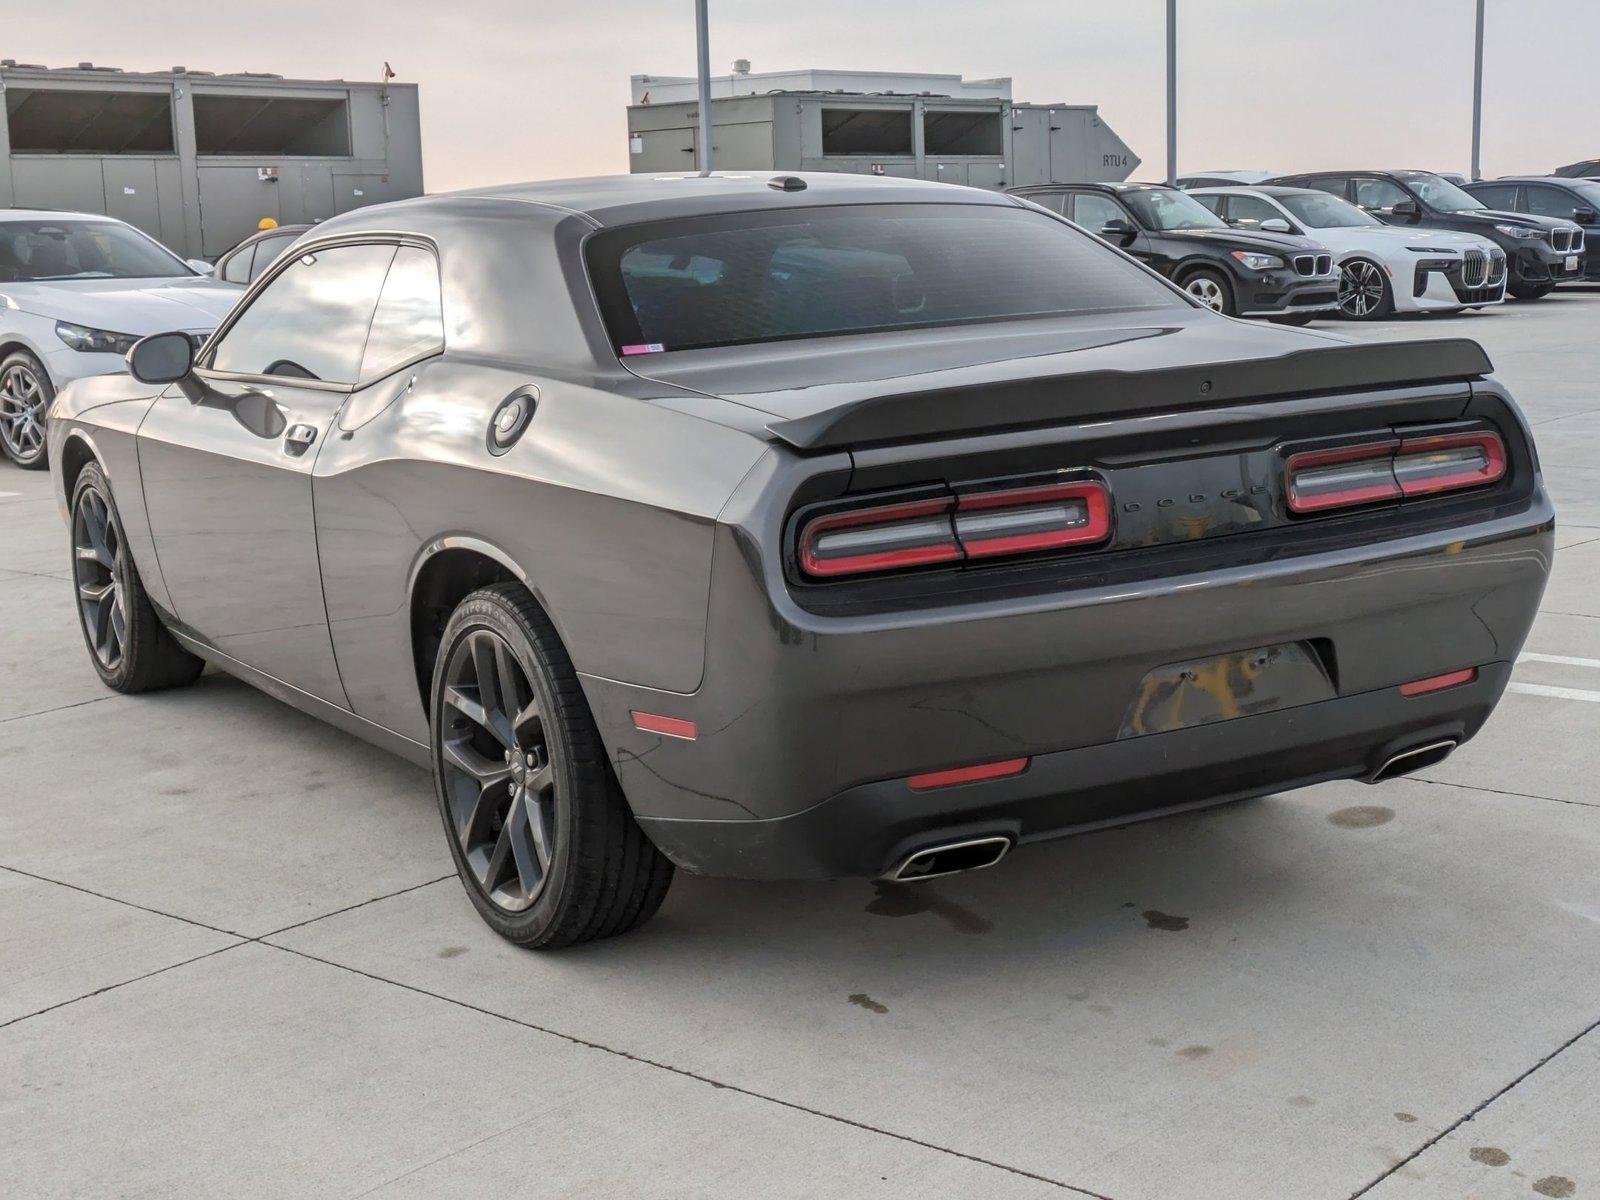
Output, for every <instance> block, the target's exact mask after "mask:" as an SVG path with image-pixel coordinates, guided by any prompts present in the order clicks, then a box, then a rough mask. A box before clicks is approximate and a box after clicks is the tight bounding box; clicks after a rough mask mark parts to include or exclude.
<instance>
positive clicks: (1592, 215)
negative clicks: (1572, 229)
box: [1572, 208, 1600, 225]
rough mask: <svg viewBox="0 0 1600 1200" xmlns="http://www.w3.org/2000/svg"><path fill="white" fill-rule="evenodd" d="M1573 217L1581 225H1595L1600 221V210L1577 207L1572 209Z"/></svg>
mask: <svg viewBox="0 0 1600 1200" xmlns="http://www.w3.org/2000/svg"><path fill="white" fill-rule="evenodd" d="M1572 219H1573V220H1574V221H1576V222H1577V223H1578V224H1579V225H1593V224H1596V223H1597V222H1600V212H1595V210H1594V209H1592V208H1575V209H1573V210H1572Z"/></svg>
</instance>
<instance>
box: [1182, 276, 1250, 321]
mask: <svg viewBox="0 0 1600 1200" xmlns="http://www.w3.org/2000/svg"><path fill="white" fill-rule="evenodd" d="M1183 290H1184V291H1186V292H1188V293H1189V295H1191V296H1193V297H1194V298H1195V299H1196V300H1198V301H1200V303H1201V304H1204V305H1205V306H1206V307H1207V308H1209V309H1212V310H1213V311H1215V312H1219V313H1222V314H1224V315H1225V316H1229V317H1231V316H1233V314H1234V312H1235V311H1237V310H1236V309H1235V307H1234V303H1233V288H1231V287H1230V286H1229V285H1228V281H1227V280H1226V279H1224V278H1223V277H1222V276H1221V275H1220V274H1218V273H1217V272H1216V271H1213V270H1211V269H1210V268H1206V267H1202V268H1201V269H1200V270H1198V271H1191V272H1190V273H1189V274H1187V275H1185V276H1184V277H1183Z"/></svg>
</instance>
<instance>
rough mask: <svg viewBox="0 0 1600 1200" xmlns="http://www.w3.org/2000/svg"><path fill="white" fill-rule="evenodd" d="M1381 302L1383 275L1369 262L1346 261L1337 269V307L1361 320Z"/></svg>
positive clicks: (1347, 314)
mask: <svg viewBox="0 0 1600 1200" xmlns="http://www.w3.org/2000/svg"><path fill="white" fill-rule="evenodd" d="M1382 303H1383V275H1382V273H1381V272H1380V271H1379V270H1378V268H1377V267H1375V266H1373V265H1372V264H1371V263H1369V262H1362V261H1359V260H1358V261H1356V262H1353V263H1347V264H1346V265H1345V266H1344V267H1342V268H1340V270H1339V308H1340V309H1341V310H1342V311H1343V312H1344V315H1345V316H1347V317H1354V318H1355V319H1356V320H1358V321H1359V320H1361V319H1362V318H1364V317H1369V316H1371V315H1372V314H1373V313H1374V312H1376V311H1377V310H1378V307H1379V306H1380V305H1381V304H1382Z"/></svg>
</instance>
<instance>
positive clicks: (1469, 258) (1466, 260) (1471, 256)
mask: <svg viewBox="0 0 1600 1200" xmlns="http://www.w3.org/2000/svg"><path fill="white" fill-rule="evenodd" d="M1488 278H1489V256H1488V255H1487V254H1485V253H1484V252H1483V251H1482V250H1468V251H1467V252H1466V253H1464V254H1463V255H1462V256H1461V286H1462V287H1469V288H1479V287H1482V286H1483V284H1484V281H1485V280H1486V279H1488Z"/></svg>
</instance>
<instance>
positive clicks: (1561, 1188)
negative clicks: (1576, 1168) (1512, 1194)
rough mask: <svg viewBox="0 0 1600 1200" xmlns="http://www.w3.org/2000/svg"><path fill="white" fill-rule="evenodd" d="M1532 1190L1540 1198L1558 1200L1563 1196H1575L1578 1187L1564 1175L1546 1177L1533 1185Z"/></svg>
mask: <svg viewBox="0 0 1600 1200" xmlns="http://www.w3.org/2000/svg"><path fill="white" fill-rule="evenodd" d="M1533 1190H1534V1191H1536V1192H1538V1193H1539V1195H1541V1196H1555V1197H1557V1200H1560V1198H1561V1197H1564V1196H1575V1195H1577V1193H1578V1185H1577V1184H1575V1183H1573V1182H1572V1180H1570V1179H1568V1178H1567V1177H1566V1176H1565V1175H1546V1176H1545V1177H1544V1178H1543V1179H1540V1180H1537V1181H1536V1182H1535V1183H1534V1185H1533Z"/></svg>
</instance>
